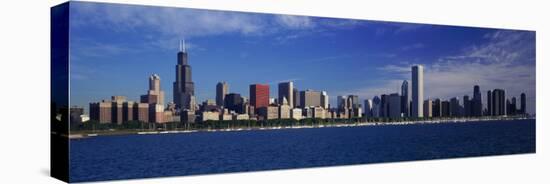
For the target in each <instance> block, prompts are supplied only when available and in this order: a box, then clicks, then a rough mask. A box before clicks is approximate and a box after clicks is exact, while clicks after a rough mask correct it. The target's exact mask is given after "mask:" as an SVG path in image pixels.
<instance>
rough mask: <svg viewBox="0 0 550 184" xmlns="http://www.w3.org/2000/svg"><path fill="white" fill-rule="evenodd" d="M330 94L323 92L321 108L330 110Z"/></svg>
mask: <svg viewBox="0 0 550 184" xmlns="http://www.w3.org/2000/svg"><path fill="white" fill-rule="evenodd" d="M328 100H329V99H328V94H327V92H326V91H321V107H323V108H324V109H328Z"/></svg>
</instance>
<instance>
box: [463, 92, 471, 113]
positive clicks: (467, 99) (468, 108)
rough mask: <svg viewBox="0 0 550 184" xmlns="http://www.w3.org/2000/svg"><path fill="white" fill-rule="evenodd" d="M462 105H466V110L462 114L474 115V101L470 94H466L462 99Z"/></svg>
mask: <svg viewBox="0 0 550 184" xmlns="http://www.w3.org/2000/svg"><path fill="white" fill-rule="evenodd" d="M462 106H463V107H464V112H463V114H462V115H464V116H466V117H469V116H471V115H472V103H471V101H470V96H468V95H464V97H463V99H462Z"/></svg>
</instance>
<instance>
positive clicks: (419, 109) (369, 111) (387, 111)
mask: <svg viewBox="0 0 550 184" xmlns="http://www.w3.org/2000/svg"><path fill="white" fill-rule="evenodd" d="M423 70H424V69H423V67H422V66H421V65H416V66H413V67H412V88H411V89H412V99H410V100H409V91H408V90H409V87H408V86H409V83H408V81H406V80H405V81H403V83H402V85H401V94H399V93H392V94H382V95H380V97H378V96H375V97H374V98H372V99H366V100H365V101H364V109H365V116H366V117H367V118H368V117H371V118H404V117H411V118H431V117H481V116H504V115H525V114H527V113H526V109H525V107H526V96H525V93H522V94H521V95H520V100H519V101H520V102H519V103H520V104H519V108H518V104H517V103H518V102H517V101H518V100H517V99H516V97H512V98H511V99H506V94H505V90H503V89H494V90H492V91H491V90H489V91H487V96H486V99H487V100H486V108H484V107H483V101H482V94H481V90H480V87H479V86H478V85H475V86H474V88H473V94H472V97H471V98H470V96H468V95H464V96H463V97H462V100H461V98H460V97H452V98H450V99H449V100H442V99H439V98H435V99H426V100H424V99H423V96H424V82H423V80H424V75H423Z"/></svg>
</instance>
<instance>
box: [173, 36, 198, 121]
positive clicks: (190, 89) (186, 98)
mask: <svg viewBox="0 0 550 184" xmlns="http://www.w3.org/2000/svg"><path fill="white" fill-rule="evenodd" d="M177 60H178V63H177V64H176V81H175V82H174V93H173V96H174V103H175V104H176V107H177V108H178V109H188V110H190V111H191V112H192V111H195V106H196V103H195V83H193V80H192V78H191V66H190V65H189V63H188V54H187V50H186V47H185V41H181V42H180V50H179V52H178V56H177Z"/></svg>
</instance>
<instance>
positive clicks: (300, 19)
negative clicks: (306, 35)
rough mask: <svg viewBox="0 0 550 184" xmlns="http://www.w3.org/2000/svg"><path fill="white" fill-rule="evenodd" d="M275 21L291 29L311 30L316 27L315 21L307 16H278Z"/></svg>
mask: <svg viewBox="0 0 550 184" xmlns="http://www.w3.org/2000/svg"><path fill="white" fill-rule="evenodd" d="M275 21H276V22H277V23H278V24H280V25H281V26H283V27H286V28H290V29H310V28H314V27H315V23H314V22H313V20H311V18H309V17H306V16H293V15H277V16H276V18H275Z"/></svg>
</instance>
